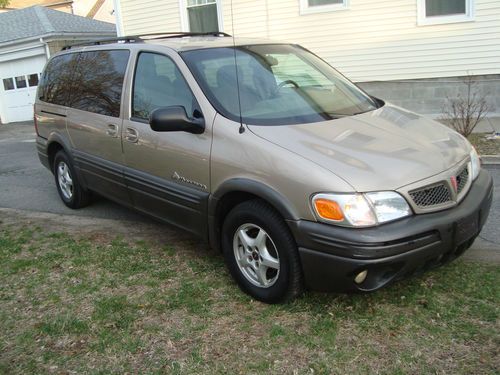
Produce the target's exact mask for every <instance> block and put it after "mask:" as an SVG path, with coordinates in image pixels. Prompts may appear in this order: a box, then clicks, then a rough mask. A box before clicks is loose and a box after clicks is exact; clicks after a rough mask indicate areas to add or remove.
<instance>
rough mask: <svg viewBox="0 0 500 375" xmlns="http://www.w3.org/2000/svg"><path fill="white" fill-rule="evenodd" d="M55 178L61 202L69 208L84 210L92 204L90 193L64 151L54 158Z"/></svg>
mask: <svg viewBox="0 0 500 375" xmlns="http://www.w3.org/2000/svg"><path fill="white" fill-rule="evenodd" d="M54 177H55V180H56V186H57V191H58V193H59V196H60V197H61V200H62V201H63V202H64V204H65V205H66V206H68V207H69V208H82V207H85V206H87V205H88V204H89V202H90V192H89V191H88V190H85V189H84V188H83V187H82V185H81V184H80V181H79V180H78V176H77V175H76V173H75V169H74V167H73V165H72V164H71V161H70V160H69V158H68V155H66V153H65V152H64V151H62V150H61V151H58V152H57V154H56V156H55V158H54Z"/></svg>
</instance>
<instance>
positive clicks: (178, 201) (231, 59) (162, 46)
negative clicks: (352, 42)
mask: <svg viewBox="0 0 500 375" xmlns="http://www.w3.org/2000/svg"><path fill="white" fill-rule="evenodd" d="M35 125H36V129H37V135H38V136H37V148H38V154H39V157H40V160H41V162H42V163H43V164H44V165H45V166H46V167H47V168H48V169H49V170H50V171H52V173H53V174H54V176H55V182H56V186H57V189H58V192H59V195H60V197H61V199H62V201H63V202H64V203H65V204H66V205H67V206H68V207H71V208H75V209H77V208H81V207H84V206H85V205H87V204H88V203H89V202H90V197H91V194H92V193H97V194H99V195H101V196H104V197H106V198H109V199H111V200H113V201H116V202H119V203H121V204H123V205H125V206H128V207H132V208H135V209H137V210H139V211H141V212H144V213H147V214H149V215H151V216H153V217H155V218H157V219H160V220H162V221H165V222H167V223H170V224H172V225H175V226H178V227H180V228H182V229H185V230H187V231H190V232H192V233H194V234H195V235H197V236H200V237H201V238H203V239H204V240H206V241H207V242H209V243H210V244H211V246H212V247H213V248H215V249H221V251H222V253H223V254H224V257H225V260H226V263H227V266H228V268H229V271H230V273H231V275H232V276H233V277H234V279H235V280H236V282H237V283H238V284H239V286H240V287H241V288H242V290H244V291H245V292H247V293H248V294H250V295H251V296H253V297H254V298H256V299H258V300H261V301H265V302H269V303H274V302H279V301H283V300H287V299H291V298H294V297H296V296H297V295H299V294H300V292H301V291H302V290H303V289H304V288H311V289H315V290H333V291H342V292H345V291H374V290H376V289H379V288H381V287H383V286H385V285H387V284H389V283H391V282H393V281H395V280H398V279H401V278H403V277H407V276H410V275H412V274H415V273H419V272H422V271H425V270H427V269H430V268H433V267H436V266H439V265H442V264H444V263H446V262H449V261H450V260H453V259H454V258H456V257H458V256H459V255H461V254H462V253H463V252H464V251H465V250H466V249H467V248H469V247H470V246H471V244H472V242H473V241H474V239H475V238H476V236H477V235H478V234H479V232H480V230H481V228H482V226H483V224H484V222H485V220H486V218H487V216H488V212H489V208H490V205H491V200H492V192H493V188H492V180H491V177H490V176H489V174H488V173H487V172H486V171H484V170H482V169H481V165H480V159H479V157H478V155H477V153H476V151H475V150H474V148H473V147H472V146H471V145H470V143H469V142H468V141H467V140H466V139H465V138H464V137H462V136H461V135H459V134H458V133H456V132H454V131H453V130H450V129H449V128H447V127H446V126H444V125H441V124H439V123H437V122H434V121H432V120H430V119H427V118H424V117H422V116H419V115H418V114H415V113H412V112H409V111H407V110H404V109H402V108H399V107H396V106H393V105H391V104H389V103H384V102H383V101H382V100H379V99H377V98H373V97H371V96H369V95H368V94H367V93H365V92H364V91H362V90H361V89H359V88H358V87H356V86H355V85H354V84H353V83H351V82H350V81H349V80H347V79H346V78H345V77H343V76H342V75H341V74H340V73H338V72H337V71H336V70H335V69H333V68H332V67H331V66H330V65H329V64H327V63H326V62H324V61H323V60H321V59H320V58H319V57H317V56H316V55H314V54H313V53H311V52H309V51H307V50H306V49H304V48H302V47H300V46H298V45H293V44H283V43H277V42H271V41H265V40H251V39H233V38H231V37H229V36H227V35H226V34H222V33H216V34H212V35H197V34H189V33H172V34H163V35H149V36H136V37H124V38H116V39H115V40H107V41H99V42H95V43H92V44H87V45H80V46H71V47H67V48H65V49H64V50H63V51H61V52H60V53H58V54H56V55H55V56H53V57H52V58H51V59H50V61H49V62H48V63H47V66H46V68H45V70H44V72H43V76H42V79H41V82H40V85H39V87H38V93H37V99H36V103H35Z"/></svg>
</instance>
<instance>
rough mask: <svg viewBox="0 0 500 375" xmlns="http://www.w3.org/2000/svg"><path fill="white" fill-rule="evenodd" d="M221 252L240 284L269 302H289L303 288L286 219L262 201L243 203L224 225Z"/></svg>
mask: <svg viewBox="0 0 500 375" xmlns="http://www.w3.org/2000/svg"><path fill="white" fill-rule="evenodd" d="M222 251H223V253H224V258H225V261H226V264H227V267H228V269H229V272H230V273H231V275H232V276H233V278H234V279H235V280H236V282H237V283H238V285H239V287H240V288H241V289H242V290H243V291H244V292H245V293H247V294H249V295H251V296H252V297H253V298H255V299H257V300H259V301H262V302H266V303H279V302H284V301H289V300H292V299H294V298H296V297H297V296H299V295H300V294H301V293H302V291H303V288H304V287H303V285H304V282H303V276H302V268H301V264H300V258H299V254H298V251H297V245H296V244H295V240H294V238H293V236H292V234H291V233H290V230H289V229H288V226H287V225H286V223H285V221H284V220H283V218H282V217H281V216H280V215H279V213H278V212H276V210H274V209H273V208H272V207H271V206H269V205H268V204H266V203H265V202H264V201H262V200H258V199H256V200H251V201H246V202H243V203H240V204H239V205H237V206H236V207H235V208H233V209H232V210H231V211H230V212H229V214H228V215H227V216H226V218H225V220H224V223H223V225H222Z"/></svg>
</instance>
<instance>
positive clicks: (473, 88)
mask: <svg viewBox="0 0 500 375" xmlns="http://www.w3.org/2000/svg"><path fill="white" fill-rule="evenodd" d="M463 82H464V85H465V95H463V96H462V95H461V94H458V95H457V96H456V97H455V98H447V100H446V104H445V106H444V108H443V115H442V116H441V119H442V120H443V121H444V122H446V123H447V124H449V125H450V126H451V127H452V128H453V129H455V130H456V131H457V132H459V133H460V134H462V135H463V136H464V137H468V136H469V135H470V134H471V133H472V131H473V130H474V128H475V127H476V126H477V124H479V122H480V121H481V120H482V119H483V118H485V116H486V115H487V114H488V105H487V104H486V99H485V98H484V96H483V95H481V94H480V93H479V92H478V90H477V81H476V80H475V78H474V76H473V75H471V74H469V75H467V76H466V77H465V78H464V80H463Z"/></svg>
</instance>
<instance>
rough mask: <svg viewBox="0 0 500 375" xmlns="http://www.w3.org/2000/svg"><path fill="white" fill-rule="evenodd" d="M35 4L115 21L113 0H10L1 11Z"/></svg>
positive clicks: (106, 20)
mask: <svg viewBox="0 0 500 375" xmlns="http://www.w3.org/2000/svg"><path fill="white" fill-rule="evenodd" d="M33 5H41V6H44V7H46V8H50V9H54V10H59V11H61V12H66V13H71V14H76V15H77V16H83V17H87V18H92V19H95V20H99V21H104V22H110V23H115V16H114V8H113V0H10V1H9V4H8V5H7V6H6V7H5V8H0V13H1V12H7V11H10V10H16V9H23V8H28V7H30V6H33Z"/></svg>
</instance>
